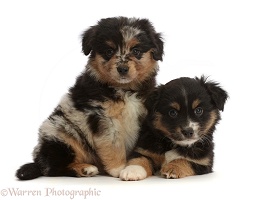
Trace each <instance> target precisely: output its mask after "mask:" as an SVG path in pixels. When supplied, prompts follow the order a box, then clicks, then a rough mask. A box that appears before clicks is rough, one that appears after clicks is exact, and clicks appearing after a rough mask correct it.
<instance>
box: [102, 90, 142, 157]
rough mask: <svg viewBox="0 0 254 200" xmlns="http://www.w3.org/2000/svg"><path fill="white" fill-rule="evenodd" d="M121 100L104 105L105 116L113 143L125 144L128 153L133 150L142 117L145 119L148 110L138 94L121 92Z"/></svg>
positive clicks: (110, 101) (107, 102)
mask: <svg viewBox="0 0 254 200" xmlns="http://www.w3.org/2000/svg"><path fill="white" fill-rule="evenodd" d="M119 93H120V95H121V100H119V101H112V100H109V101H106V102H104V103H103V108H104V115H105V117H106V118H107V123H106V124H105V125H107V126H108V133H109V134H110V137H111V139H112V141H114V142H116V143H117V142H118V141H119V142H120V143H122V142H124V143H125V147H126V152H127V153H129V151H131V150H132V149H133V146H134V145H135V143H136V140H137V138H138V134H139V129H140V125H141V124H140V117H145V115H146V109H145V107H144V105H143V102H142V100H141V99H139V98H137V94H136V93H129V92H127V93H123V92H121V91H120V92H119Z"/></svg>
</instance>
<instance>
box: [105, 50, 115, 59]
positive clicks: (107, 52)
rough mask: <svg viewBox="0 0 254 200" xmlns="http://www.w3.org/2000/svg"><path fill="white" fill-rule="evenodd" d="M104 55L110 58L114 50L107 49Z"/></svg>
mask: <svg viewBox="0 0 254 200" xmlns="http://www.w3.org/2000/svg"><path fill="white" fill-rule="evenodd" d="M105 53H106V56H108V57H109V58H110V57H111V56H112V55H113V54H114V50H113V49H107V50H106V51H105Z"/></svg>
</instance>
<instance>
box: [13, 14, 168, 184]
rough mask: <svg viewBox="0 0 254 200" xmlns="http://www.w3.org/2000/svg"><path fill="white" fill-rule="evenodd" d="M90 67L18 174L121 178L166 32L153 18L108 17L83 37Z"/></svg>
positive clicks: (47, 124)
mask: <svg viewBox="0 0 254 200" xmlns="http://www.w3.org/2000/svg"><path fill="white" fill-rule="evenodd" d="M82 50H83V52H84V54H85V55H89V54H90V56H89V60H88V63H87V65H86V69H85V71H84V72H83V73H82V74H81V75H80V76H79V77H78V78H77V80H76V83H75V85H74V86H73V87H71V88H70V90H69V92H68V93H67V94H66V95H64V96H63V98H62V99H61V101H60V103H59V105H58V106H57V107H56V108H55V110H54V112H52V114H51V115H50V116H49V117H48V119H46V120H45V121H44V122H43V123H42V125H41V127H40V129H39V140H38V145H37V146H36V147H35V148H34V151H33V160H34V162H33V163H28V164H25V165H23V166H21V168H20V169H19V170H17V172H16V176H17V177H18V178H19V179H21V180H28V179H34V178H37V177H39V176H74V177H82V176H94V175H96V174H98V173H99V171H100V172H101V173H103V172H106V173H108V174H109V175H112V176H114V177H118V176H119V173H120V171H121V170H122V169H123V168H124V167H125V164H126V155H128V154H129V153H130V152H131V151H132V150H133V148H134V145H135V144H136V141H137V138H138V133H139V129H140V125H141V121H142V120H143V118H144V116H145V115H146V109H145V106H144V100H145V99H146V97H147V95H148V94H149V93H150V92H151V91H152V90H153V89H154V87H155V84H156V83H155V76H156V74H157V70H158V63H157V61H158V60H162V55H163V42H162V40H161V35H160V34H159V33H156V32H155V30H154V27H153V26H152V24H151V23H150V22H149V21H148V20H147V19H136V18H125V17H116V18H106V19H101V20H100V21H99V22H98V24H96V25H95V26H92V27H90V28H89V29H88V30H86V31H85V32H84V34H83V35H82Z"/></svg>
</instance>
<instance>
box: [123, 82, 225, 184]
mask: <svg viewBox="0 0 254 200" xmlns="http://www.w3.org/2000/svg"><path fill="white" fill-rule="evenodd" d="M227 97H228V95H227V93H226V91H224V90H223V89H222V88H221V87H220V86H219V85H218V84H217V83H215V82H212V81H207V80H206V78H205V77H201V78H200V79H199V78H195V79H191V78H179V79H175V80H173V81H170V82H169V83H167V84H166V85H162V86H159V87H158V88H157V89H156V90H155V91H154V92H153V93H152V94H151V95H150V97H148V99H147V101H146V106H147V108H148V115H147V117H146V119H145V121H144V124H143V126H142V129H141V133H140V138H139V140H138V143H137V147H136V148H135V151H134V153H132V155H131V157H130V160H129V161H128V165H127V167H126V168H125V169H124V170H122V171H121V173H120V178H121V179H122V180H141V179H144V178H146V177H147V176H151V175H152V174H153V173H155V172H156V171H157V170H160V173H161V175H162V176H165V177H166V178H183V177H186V176H191V175H199V174H206V173H210V172H212V167H213V157H214V153H213V148H214V143H213V132H214V130H215V126H216V124H217V123H218V122H219V120H220V112H219V111H222V110H223V108H224V104H225V102H226V99H227Z"/></svg>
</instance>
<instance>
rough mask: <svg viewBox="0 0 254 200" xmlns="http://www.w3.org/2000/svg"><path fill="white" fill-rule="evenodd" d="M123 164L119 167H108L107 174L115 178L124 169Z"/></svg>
mask: <svg viewBox="0 0 254 200" xmlns="http://www.w3.org/2000/svg"><path fill="white" fill-rule="evenodd" d="M124 167H125V165H121V166H120V167H117V168H113V169H110V170H107V171H108V174H109V175H111V176H113V177H115V178H118V177H119V175H120V172H121V171H122V170H123V169H124Z"/></svg>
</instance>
